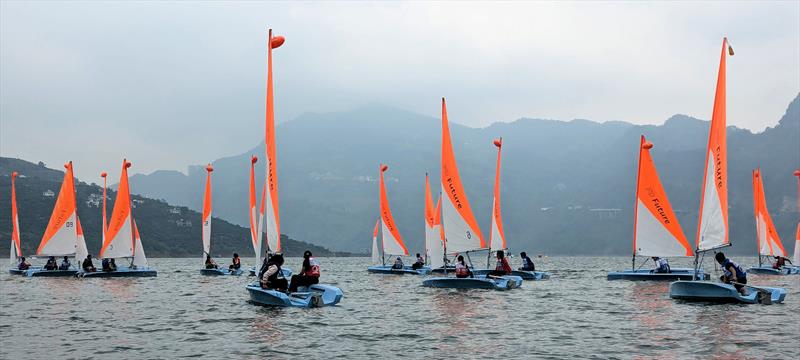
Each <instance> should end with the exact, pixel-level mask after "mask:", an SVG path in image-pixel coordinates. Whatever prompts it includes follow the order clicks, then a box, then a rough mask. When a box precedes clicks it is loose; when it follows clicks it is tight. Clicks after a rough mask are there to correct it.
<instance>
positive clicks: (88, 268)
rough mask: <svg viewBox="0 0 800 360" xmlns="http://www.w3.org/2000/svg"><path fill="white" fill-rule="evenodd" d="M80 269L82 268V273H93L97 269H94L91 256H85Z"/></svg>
mask: <svg viewBox="0 0 800 360" xmlns="http://www.w3.org/2000/svg"><path fill="white" fill-rule="evenodd" d="M81 268H83V271H84V272H95V271H97V268H95V267H94V264H93V263H92V254H88V255H86V259H83V263H82V264H81Z"/></svg>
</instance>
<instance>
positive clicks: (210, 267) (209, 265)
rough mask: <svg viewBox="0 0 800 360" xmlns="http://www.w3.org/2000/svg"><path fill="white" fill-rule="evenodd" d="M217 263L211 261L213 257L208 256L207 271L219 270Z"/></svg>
mask: <svg viewBox="0 0 800 360" xmlns="http://www.w3.org/2000/svg"><path fill="white" fill-rule="evenodd" d="M217 268H218V266H217V263H216V262H214V260H211V255H208V254H206V269H217Z"/></svg>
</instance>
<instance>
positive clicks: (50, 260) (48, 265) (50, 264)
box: [44, 256, 58, 270]
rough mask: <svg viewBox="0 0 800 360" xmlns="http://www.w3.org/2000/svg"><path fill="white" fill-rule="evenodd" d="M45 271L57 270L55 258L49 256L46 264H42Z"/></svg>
mask: <svg viewBox="0 0 800 360" xmlns="http://www.w3.org/2000/svg"><path fill="white" fill-rule="evenodd" d="M44 269H45V270H57V269H58V262H57V261H56V257H55V256H51V257H49V258H47V263H46V264H44Z"/></svg>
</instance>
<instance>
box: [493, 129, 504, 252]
mask: <svg viewBox="0 0 800 360" xmlns="http://www.w3.org/2000/svg"><path fill="white" fill-rule="evenodd" d="M494 146H497V168H496V169H495V173H494V197H493V199H492V228H491V231H490V232H489V248H490V249H495V250H505V249H507V248H508V247H507V246H506V234H505V232H503V217H502V216H501V215H500V156H501V153H502V151H503V138H500V139H497V140H495V141H494Z"/></svg>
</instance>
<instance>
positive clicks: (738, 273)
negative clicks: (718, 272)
mask: <svg viewBox="0 0 800 360" xmlns="http://www.w3.org/2000/svg"><path fill="white" fill-rule="evenodd" d="M731 266H733V270H735V271H736V278H737V279H742V280H744V279H747V273H745V272H744V271H743V270H742V268H741V267H740V266H739V265H736V263H734V262H733V261H731V259H725V261H724V262H723V263H722V272H723V273H724V274H725V276H727V277H729V278H730V277H731V276H732V275H733V274H731V272H730V271H729V270H728V268H729V267H731Z"/></svg>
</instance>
